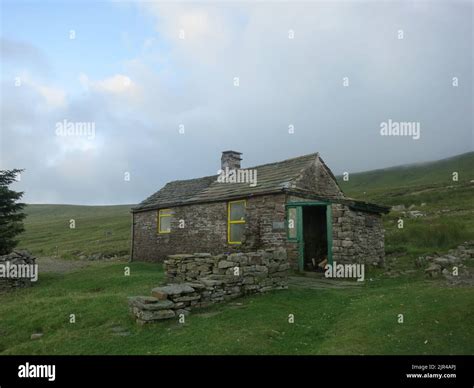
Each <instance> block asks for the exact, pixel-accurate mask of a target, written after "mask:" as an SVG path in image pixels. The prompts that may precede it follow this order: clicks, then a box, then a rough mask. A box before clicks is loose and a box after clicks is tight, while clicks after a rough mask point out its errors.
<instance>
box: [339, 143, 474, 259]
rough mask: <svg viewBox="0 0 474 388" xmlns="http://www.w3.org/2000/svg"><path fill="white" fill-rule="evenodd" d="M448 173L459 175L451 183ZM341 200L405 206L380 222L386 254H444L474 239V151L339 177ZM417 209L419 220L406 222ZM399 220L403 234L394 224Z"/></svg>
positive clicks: (412, 219)
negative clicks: (441, 252)
mask: <svg viewBox="0 0 474 388" xmlns="http://www.w3.org/2000/svg"><path fill="white" fill-rule="evenodd" d="M453 172H457V173H458V174H459V175H458V177H459V180H458V181H453V180H452V174H453ZM338 180H339V184H340V186H341V188H342V189H343V191H344V192H345V193H346V195H348V196H350V197H353V198H356V199H360V200H364V201H370V202H375V203H379V204H385V205H390V206H393V205H404V206H405V207H406V211H405V212H403V211H400V212H395V211H392V212H391V213H390V214H389V215H387V216H385V217H384V221H385V222H384V223H385V229H386V238H385V242H386V252H387V253H397V254H408V255H410V256H416V255H419V254H425V253H431V252H435V251H445V250H447V249H449V248H454V247H456V246H457V245H458V244H460V243H462V242H463V241H466V240H474V199H473V198H474V195H473V194H474V183H472V182H471V181H472V180H474V152H469V153H466V154H462V155H458V156H455V157H452V158H448V159H443V160H439V161H435V162H429V163H422V164H412V165H405V166H399V167H392V168H387V169H382V170H374V171H368V172H362V173H357V174H351V175H350V176H349V181H347V182H344V181H343V180H342V178H341V177H338ZM410 210H411V211H414V210H417V211H419V212H421V213H422V214H423V216H422V217H420V218H410V217H409V211H410ZM400 218H402V219H403V220H404V227H403V229H399V228H398V225H397V221H398V219H400Z"/></svg>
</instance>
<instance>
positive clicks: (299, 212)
mask: <svg viewBox="0 0 474 388" xmlns="http://www.w3.org/2000/svg"><path fill="white" fill-rule="evenodd" d="M285 206H286V215H287V217H288V209H289V208H296V240H292V241H296V243H297V244H298V269H299V271H300V272H303V271H304V237H303V207H304V206H325V207H326V239H327V246H328V264H332V263H333V259H332V206H331V202H326V201H307V202H306V201H294V202H293V201H289V202H287V203H286V205H285ZM287 225H288V222H287Z"/></svg>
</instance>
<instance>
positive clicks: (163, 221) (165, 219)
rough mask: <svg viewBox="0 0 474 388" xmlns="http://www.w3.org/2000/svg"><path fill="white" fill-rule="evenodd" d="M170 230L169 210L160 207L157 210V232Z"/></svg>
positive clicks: (168, 231)
mask: <svg viewBox="0 0 474 388" xmlns="http://www.w3.org/2000/svg"><path fill="white" fill-rule="evenodd" d="M170 232H171V210H170V209H162V210H160V211H159V212H158V233H160V234H162V233H170Z"/></svg>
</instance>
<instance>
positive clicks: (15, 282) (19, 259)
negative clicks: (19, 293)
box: [0, 251, 36, 292]
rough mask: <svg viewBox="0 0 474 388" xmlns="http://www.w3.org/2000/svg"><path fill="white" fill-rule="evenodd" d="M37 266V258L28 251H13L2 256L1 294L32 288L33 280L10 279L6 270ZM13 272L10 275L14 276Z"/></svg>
mask: <svg viewBox="0 0 474 388" xmlns="http://www.w3.org/2000/svg"><path fill="white" fill-rule="evenodd" d="M35 264H36V258H35V257H33V256H32V255H31V254H30V253H29V252H27V251H13V252H12V253H10V254H8V255H3V256H0V292H4V291H11V290H13V289H16V288H22V287H29V286H31V283H32V282H31V279H30V278H25V277H8V276H7V274H6V273H5V272H6V269H8V268H10V269H11V268H12V266H15V267H16V268H18V266H31V265H35ZM12 273H13V272H11V273H10V274H12Z"/></svg>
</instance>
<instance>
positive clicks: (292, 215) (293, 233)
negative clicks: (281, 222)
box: [287, 207, 298, 240]
mask: <svg viewBox="0 0 474 388" xmlns="http://www.w3.org/2000/svg"><path fill="white" fill-rule="evenodd" d="M297 214H298V209H297V208H296V207H289V208H288V218H287V222H288V224H287V231H288V239H289V240H296V239H297V237H298V229H297V217H298V216H297Z"/></svg>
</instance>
